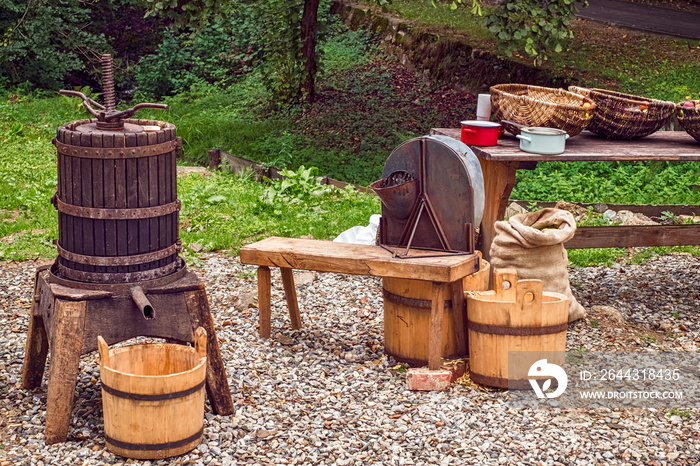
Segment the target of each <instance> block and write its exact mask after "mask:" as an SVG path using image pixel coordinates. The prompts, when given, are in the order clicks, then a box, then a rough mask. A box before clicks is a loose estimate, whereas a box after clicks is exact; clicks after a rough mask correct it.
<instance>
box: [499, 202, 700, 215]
mask: <svg viewBox="0 0 700 466" xmlns="http://www.w3.org/2000/svg"><path fill="white" fill-rule="evenodd" d="M509 202H515V203H516V204H518V205H519V206H521V207H524V208H526V209H528V208H530V206H532V205H533V204H534V205H535V206H536V208H537V209H544V208H547V207H556V205H557V203H556V202H535V201H518V200H511V201H509ZM569 204H575V205H577V206H580V207H583V208H584V209H595V208H596V207H599V206H605V208H607V209H610V210H614V211H615V212H619V211H621V210H630V211H632V212H635V213H640V214H644V215H646V216H647V217H659V216H661V215H663V212H671V213H673V214H674V215H700V205H698V204H609V203H607V202H595V203H586V202H569ZM601 213H602V212H601Z"/></svg>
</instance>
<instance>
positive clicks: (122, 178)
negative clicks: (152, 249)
mask: <svg viewBox="0 0 700 466" xmlns="http://www.w3.org/2000/svg"><path fill="white" fill-rule="evenodd" d="M125 144H126V141H125V139H124V135H123V134H117V135H115V136H114V147H125ZM126 183H127V180H126V160H124V159H116V160H115V161H114V190H115V207H116V208H117V209H125V208H126V197H127V196H126ZM116 224H117V233H116V234H117V255H118V256H126V255H127V253H128V247H127V235H128V230H127V221H126V220H118V221H116ZM117 270H118V271H119V272H120V273H124V272H126V267H124V266H120V267H118V269H117Z"/></svg>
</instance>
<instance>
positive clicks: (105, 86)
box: [102, 53, 116, 113]
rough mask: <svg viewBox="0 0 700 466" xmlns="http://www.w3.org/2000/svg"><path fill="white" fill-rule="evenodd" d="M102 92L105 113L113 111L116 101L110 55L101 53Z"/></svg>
mask: <svg viewBox="0 0 700 466" xmlns="http://www.w3.org/2000/svg"><path fill="white" fill-rule="evenodd" d="M102 93H103V96H104V102H105V107H106V110H107V113H109V112H112V111H114V109H115V107H116V101H115V98H114V68H113V67H112V55H110V54H108V53H105V54H104V55H102Z"/></svg>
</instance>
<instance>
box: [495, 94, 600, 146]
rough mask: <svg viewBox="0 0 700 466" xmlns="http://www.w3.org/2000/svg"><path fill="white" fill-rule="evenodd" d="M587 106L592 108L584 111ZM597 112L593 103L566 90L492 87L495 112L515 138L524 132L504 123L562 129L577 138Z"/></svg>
mask: <svg viewBox="0 0 700 466" xmlns="http://www.w3.org/2000/svg"><path fill="white" fill-rule="evenodd" d="M586 103H587V104H589V106H588V107H584V104H586ZM594 110H595V103H594V102H593V100H591V99H589V98H587V97H583V96H582V95H579V94H575V93H573V92H569V91H566V90H564V89H558V88H550V87H539V86H529V85H526V84H498V85H496V86H491V112H492V113H493V114H494V115H495V117H496V118H497V119H498V120H499V121H501V124H503V127H504V128H505V129H506V130H507V131H508V132H509V133H511V134H520V128H518V127H517V126H514V125H511V124H508V123H505V122H503V120H507V121H510V122H513V123H516V124H519V125H523V126H544V127H548V128H559V129H563V130H564V131H566V132H567V133H568V134H569V136H576V135H577V134H578V133H580V132H581V131H582V130H583V128H585V127H586V125H587V124H588V122H589V121H590V120H591V118H592V117H593V111H594Z"/></svg>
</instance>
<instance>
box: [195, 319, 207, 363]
mask: <svg viewBox="0 0 700 466" xmlns="http://www.w3.org/2000/svg"><path fill="white" fill-rule="evenodd" d="M194 350H195V352H196V353H197V355H199V358H200V359H203V358H206V357H207V331H206V330H204V328H203V327H197V330H195V332H194Z"/></svg>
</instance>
